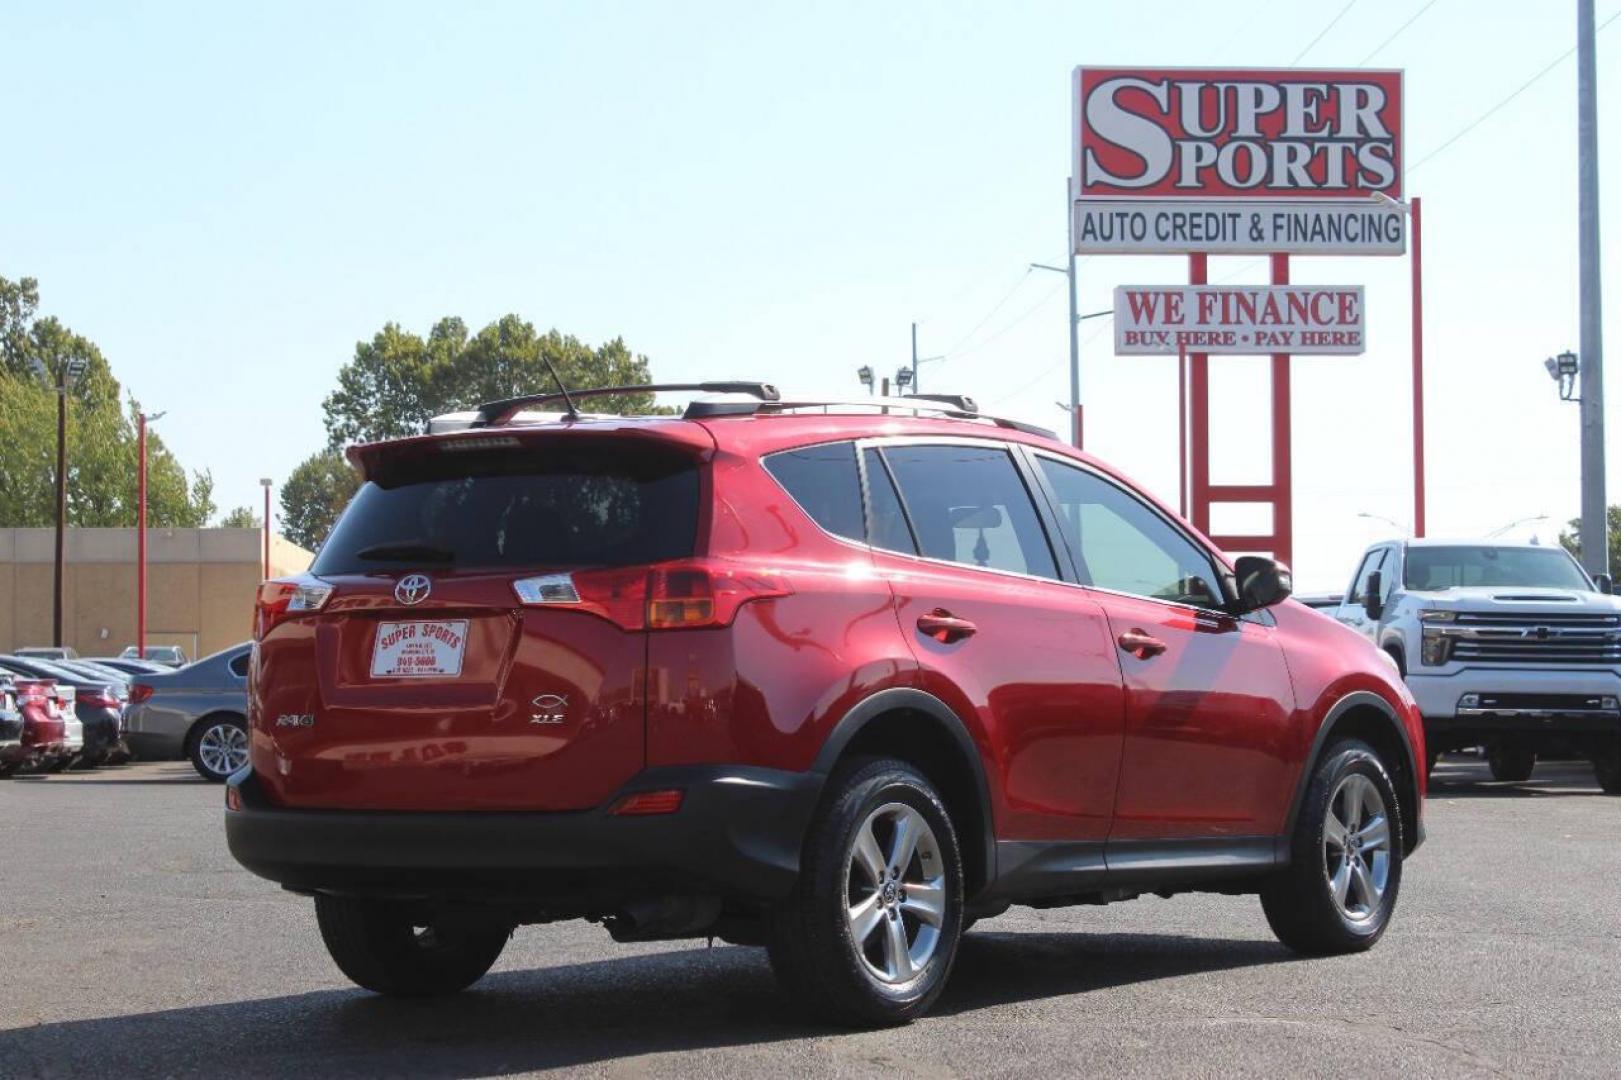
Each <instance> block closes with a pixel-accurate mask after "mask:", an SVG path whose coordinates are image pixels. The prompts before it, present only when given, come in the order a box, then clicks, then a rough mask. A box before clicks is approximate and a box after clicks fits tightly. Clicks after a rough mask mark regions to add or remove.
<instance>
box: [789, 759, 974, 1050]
mask: <svg viewBox="0 0 1621 1080" xmlns="http://www.w3.org/2000/svg"><path fill="white" fill-rule="evenodd" d="M962 904H963V873H962V858H961V856H960V854H959V851H958V846H957V834H956V831H955V830H954V829H953V828H952V823H951V818H950V815H949V814H948V813H947V811H946V808H945V804H944V803H943V802H942V801H941V799H940V797H939V795H938V794H937V793H936V792H935V790H934V787H933V786H932V785H931V784H930V783H929V781H928V779H927V778H926V777H924V776H923V775H922V774H921V773H919V772H918V771H917V770H916V769H914V768H913V767H912V766H910V765H908V764H906V763H904V762H901V761H895V760H888V759H884V760H877V761H870V762H866V763H864V764H859V765H857V766H855V767H853V768H851V769H848V770H845V771H841V772H839V773H836V774H835V775H834V777H833V778H832V779H831V780H830V781H829V789H828V793H827V796H826V798H825V799H824V802H823V805H822V807H821V809H820V810H819V811H818V812H817V815H816V817H815V819H814V820H813V821H812V823H811V826H810V830H809V833H808V835H807V836H806V839H805V847H804V852H803V857H802V859H801V863H800V875H799V881H798V883H797V884H796V885H795V887H794V891H793V893H792V894H791V895H790V896H789V898H788V899H787V900H786V901H784V902H783V903H782V904H781V905H780V906H779V907H778V908H777V910H775V911H774V912H773V913H772V916H771V920H770V933H769V939H768V950H769V954H770V957H771V966H772V968H773V970H775V971H776V973H777V977H778V978H779V979H780V980H781V981H782V983H783V984H784V985H785V986H786V987H787V989H788V990H789V992H790V993H791V994H792V995H793V996H794V997H795V998H796V999H797V1000H798V1001H799V1002H800V1003H801V1004H803V1005H805V1006H806V1007H808V1008H810V1009H811V1010H812V1011H814V1012H815V1013H817V1014H818V1015H820V1016H822V1017H824V1018H826V1019H829V1020H832V1021H834V1022H836V1023H841V1024H848V1025H851V1026H860V1027H876V1026H882V1025H890V1024H903V1023H907V1022H909V1021H911V1020H914V1019H916V1018H917V1017H919V1016H921V1015H923V1014H924V1013H925V1012H927V1011H928V1009H929V1007H930V1006H931V1005H933V1004H934V1001H935V999H936V998H937V997H939V996H940V991H941V990H942V989H943V988H944V986H945V982H946V978H947V976H948V975H949V974H950V973H951V965H952V962H953V960H955V958H956V954H957V943H958V941H959V940H960V938H961V936H962V929H963V908H962Z"/></svg>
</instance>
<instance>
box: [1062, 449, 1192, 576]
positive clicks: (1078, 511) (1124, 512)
mask: <svg viewBox="0 0 1621 1080" xmlns="http://www.w3.org/2000/svg"><path fill="white" fill-rule="evenodd" d="M1038 460H1039V461H1040V462H1041V471H1042V472H1043V473H1044V474H1045V475H1046V477H1047V482H1048V483H1049V484H1051V485H1052V489H1053V494H1054V495H1056V496H1057V498H1058V517H1059V520H1060V521H1061V522H1062V523H1063V530H1064V539H1065V540H1066V541H1067V542H1068V543H1069V545H1070V549H1071V551H1072V552H1073V553H1074V555H1075V568H1076V570H1077V572H1078V573H1079V574H1080V575H1081V581H1082V583H1083V584H1087V585H1096V586H1097V587H1098V588H1100V589H1112V590H1114V591H1115V592H1123V593H1130V594H1132V595H1134V596H1147V597H1152V598H1153V599H1156V600H1170V601H1172V602H1174V603H1179V604H1192V605H1195V606H1197V607H1211V608H1214V607H1221V606H1222V600H1221V595H1222V593H1221V589H1220V587H1219V585H1218V583H1217V582H1218V579H1217V577H1216V573H1215V570H1214V568H1213V567H1212V566H1211V564H1210V559H1209V558H1208V557H1207V556H1206V555H1205V553H1204V552H1203V551H1201V550H1200V549H1199V548H1198V547H1197V546H1196V545H1194V544H1193V543H1192V542H1191V541H1189V540H1188V539H1187V538H1186V537H1184V536H1183V535H1182V534H1181V533H1180V532H1178V531H1177V530H1176V529H1174V528H1173V527H1172V526H1171V524H1170V523H1169V522H1167V521H1166V520H1165V519H1164V518H1162V517H1160V516H1159V514H1157V513H1155V512H1154V511H1153V510H1151V509H1149V508H1148V506H1147V505H1146V504H1144V503H1143V502H1142V501H1141V500H1139V499H1137V498H1136V497H1134V496H1132V495H1129V494H1127V493H1126V492H1125V491H1124V490H1122V489H1121V488H1119V487H1117V486H1115V485H1114V484H1112V483H1110V482H1109V481H1107V480H1105V479H1103V478H1102V477H1100V476H1097V475H1095V474H1093V473H1090V472H1087V471H1086V470H1085V469H1078V468H1075V467H1074V466H1072V465H1065V464H1062V463H1060V462H1057V461H1054V460H1052V459H1051V458H1046V457H1043V458H1039V459H1038Z"/></svg>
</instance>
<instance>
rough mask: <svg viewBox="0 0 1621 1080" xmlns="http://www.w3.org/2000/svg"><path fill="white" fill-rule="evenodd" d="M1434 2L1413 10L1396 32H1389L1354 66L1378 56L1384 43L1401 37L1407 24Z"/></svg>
mask: <svg viewBox="0 0 1621 1080" xmlns="http://www.w3.org/2000/svg"><path fill="white" fill-rule="evenodd" d="M1435 3H1436V0H1429V2H1428V3H1426V4H1425V5H1424V6H1423V7H1421V8H1419V9H1418V10H1417V11H1415V12H1413V14H1412V15H1411V16H1410V17H1409V18H1408V20H1407V21H1406V22H1404V23H1402V24H1401V25H1400V26H1398V27H1396V32H1395V33H1393V34H1391V35H1390V36H1389V37H1387V38H1385V40H1383V41H1381V42H1380V43H1379V47H1378V48H1377V49H1375V50H1373V51H1372V52H1371V53H1369V54H1368V55H1367V56H1364V57H1363V58H1362V59H1360V60H1358V61H1357V62H1356V66H1357V67H1361V66H1362V65H1363V64H1366V63H1367V62H1368V61H1369V60H1372V59H1373V58H1374V57H1375V56H1378V55H1379V54H1380V53H1382V52H1384V51H1385V46H1386V45H1389V44H1390V43H1391V42H1392V41H1395V40H1396V39H1397V38H1399V37H1401V35H1402V31H1404V30H1406V29H1407V28H1408V27H1409V26H1412V25H1413V24H1414V23H1416V22H1418V17H1419V16H1420V15H1422V14H1424V13H1425V12H1426V11H1428V10H1430V8H1432V7H1434V6H1435Z"/></svg>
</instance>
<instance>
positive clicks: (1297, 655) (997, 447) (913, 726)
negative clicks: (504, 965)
mask: <svg viewBox="0 0 1621 1080" xmlns="http://www.w3.org/2000/svg"><path fill="white" fill-rule="evenodd" d="M699 388H700V387H693V386H687V387H680V388H679V389H688V390H691V389H699ZM701 388H706V389H721V390H730V391H732V392H733V394H734V395H735V394H736V393H737V392H738V391H746V392H747V393H749V394H752V397H742V398H740V397H738V396H731V397H727V398H723V399H709V400H703V399H700V400H697V401H694V403H693V404H692V405H690V406H689V407H688V408H687V411H686V413H685V414H684V415H683V416H679V417H673V416H672V417H647V418H623V417H602V416H582V415H581V414H579V413H578V412H576V411H575V407H574V405H573V404H572V402H570V403H569V404H568V411H567V412H566V413H564V414H563V415H562V416H561V417H560V418H559V417H557V416H555V414H554V415H553V416H552V418H550V419H548V418H546V417H544V416H542V415H540V414H535V413H524V412H523V411H522V410H523V409H524V408H525V407H528V406H533V405H537V404H539V403H542V402H543V401H551V400H555V396H553V395H545V396H542V395H537V396H535V397H533V398H522V399H513V400H511V401H506V402H497V403H493V404H491V405H487V406H484V407H483V408H482V409H481V410H480V411H479V413H478V415H477V416H476V417H475V418H474V419H473V420H472V423H471V425H469V424H468V423H467V422H466V421H462V422H461V423H460V427H461V428H463V430H453V431H438V432H436V433H433V434H428V435H425V436H422V437H416V438H405V439H398V440H393V441H389V442H384V443H374V444H370V445H364V446H359V447H356V448H354V449H352V450H351V451H350V454H349V456H350V460H351V461H352V462H353V463H354V464H355V465H356V466H357V467H358V468H359V469H360V470H361V471H362V473H363V474H364V476H365V480H366V482H365V483H364V485H363V486H362V487H361V489H360V491H359V493H358V494H357V495H356V496H355V498H354V501H353V502H352V503H351V504H350V506H349V508H348V509H347V510H346V511H345V513H344V514H343V517H342V519H341V520H340V521H339V522H338V524H337V526H336V527H335V528H334V529H333V531H332V534H331V536H330V537H329V539H328V540H327V542H326V543H325V544H324V545H323V546H322V548H321V551H320V553H319V555H318V556H317V557H316V560H315V563H314V565H313V566H312V567H311V568H310V572H309V573H308V574H307V575H304V576H302V577H298V578H293V579H289V580H283V581H272V582H269V583H267V584H266V585H264V586H263V588H262V589H261V592H260V596H259V601H258V608H257V615H256V626H255V630H254V638H255V643H256V644H255V651H254V658H253V662H252V665H251V673H250V693H249V707H248V711H249V714H250V726H251V729H252V733H251V752H250V765H249V766H248V768H246V769H244V770H242V771H241V772H238V773H237V774H236V775H235V776H233V777H232V778H231V780H230V783H229V785H228V788H227V811H226V815H225V824H226V831H227V836H228V837H229V842H230V846H231V850H232V852H233V854H234V855H235V856H236V858H237V859H238V860H239V861H240V862H241V863H242V864H243V865H245V866H246V867H248V868H249V869H250V870H252V871H254V872H255V873H257V874H260V875H262V876H264V877H266V878H269V879H270V880H272V881H276V882H280V883H281V884H283V885H284V886H286V887H287V888H288V889H291V890H294V891H296V892H300V893H306V894H309V895H311V896H313V897H314V900H315V913H316V918H317V921H318V922H319V925H320V929H321V934H322V936H323V938H324V939H325V941H326V945H327V948H328V949H329V950H330V952H331V954H332V956H333V958H334V960H336V962H337V964H338V966H339V967H340V968H342V969H343V971H344V973H345V974H347V975H348V976H349V977H350V978H351V979H353V980H354V981H355V982H356V983H358V984H360V985H361V986H364V987H367V988H369V989H371V990H375V991H378V992H380V993H384V994H405V995H420V994H436V993H445V992H451V991H456V990H459V989H461V988H463V987H465V986H467V985H469V984H471V983H473V982H474V981H475V980H477V979H478V978H479V977H480V976H482V975H483V974H484V973H485V972H486V971H487V970H488V969H489V967H490V965H491V964H493V963H494V962H495V959H496V957H497V955H498V954H499V953H500V952H501V949H502V947H503V945H504V944H505V942H506V940H507V938H508V937H509V936H510V935H511V933H512V931H513V928H514V927H516V926H518V925H520V924H524V923H542V922H550V921H553V920H559V919H573V918H586V919H592V920H599V921H601V922H603V923H604V924H605V925H606V927H607V929H608V930H609V932H610V933H611V934H612V935H613V937H614V938H615V939H617V940H620V941H646V940H657V939H674V938H692V937H704V936H716V937H720V938H722V939H724V940H727V941H731V942H736V943H743V944H762V945H765V946H766V947H767V949H768V950H769V954H770V959H771V963H772V965H773V966H774V968H775V969H776V971H777V973H778V974H779V976H780V977H781V979H782V981H783V982H784V983H785V984H786V985H787V987H788V988H789V989H790V990H791V991H792V992H794V993H795V994H796V995H797V996H798V997H799V998H800V999H801V1000H802V1001H804V1002H805V1003H806V1004H808V1005H810V1006H811V1007H813V1008H815V1009H817V1010H818V1011H820V1012H821V1013H822V1014H823V1015H825V1016H828V1017H830V1018H832V1019H835V1020H839V1021H844V1022H849V1023H856V1024H881V1023H893V1022H899V1021H904V1020H907V1019H910V1018H912V1017H915V1016H918V1015H919V1014H921V1013H922V1012H924V1011H925V1010H926V1009H927V1008H928V1007H929V1006H930V1004H931V1003H932V1002H933V1001H934V999H935V998H936V996H937V995H938V994H939V993H940V990H941V987H942V985H943V983H944V982H945V980H946V977H947V974H948V973H949V971H950V970H951V965H952V960H953V957H954V956H955V954H956V951H957V944H958V941H959V938H960V936H961V935H962V933H963V931H964V930H966V929H967V928H968V927H969V926H970V925H971V924H972V923H973V922H974V921H975V920H976V919H980V918H987V917H990V916H992V915H995V914H998V913H1000V912H1002V911H1003V910H1005V909H1006V908H1007V907H1008V906H1009V905H1010V904H1026V905H1031V906H1036V907H1053V906H1059V905H1065V904H1095V903H1102V902H1108V901H1114V900H1123V899H1127V898H1130V897H1134V896H1137V895H1139V894H1144V893H1153V894H1157V895H1161V896H1165V895H1169V894H1172V893H1177V892H1185V891H1190V890H1208V891H1215V892H1224V893H1259V894H1260V897H1261V901H1262V904H1263V906H1264V908H1265V911H1266V916H1267V918H1268V920H1269V921H1270V923H1271V925H1272V928H1273V929H1274V930H1275V931H1276V933H1277V935H1278V937H1279V938H1280V939H1281V940H1282V941H1283V942H1284V943H1285V944H1286V945H1288V946H1290V947H1291V948H1294V949H1297V950H1300V951H1302V952H1307V953H1329V952H1341V951H1349V950H1356V949H1365V948H1367V947H1369V946H1370V945H1372V944H1373V943H1374V941H1376V940H1377V939H1378V938H1379V936H1380V935H1381V933H1382V932H1383V931H1384V929H1385V927H1386V926H1387V925H1388V923H1389V921H1390V917H1391V912H1392V910H1393V909H1394V907H1395V904H1396V897H1397V892H1398V890H1399V888H1400V885H1401V875H1402V860H1403V858H1404V857H1405V856H1406V855H1408V854H1410V853H1411V852H1412V850H1413V848H1414V847H1415V846H1416V845H1417V844H1418V842H1419V840H1420V838H1421V836H1422V823H1421V811H1422V799H1423V791H1424V779H1425V778H1424V776H1423V772H1422V767H1421V763H1422V762H1423V761H1424V760H1425V756H1424V747H1423V731H1422V727H1421V725H1420V720H1419V716H1418V713H1417V711H1416V709H1415V708H1414V705H1413V701H1412V699H1411V698H1410V697H1409V696H1408V694H1407V692H1406V690H1405V689H1404V688H1403V686H1402V682H1401V680H1400V678H1399V677H1398V676H1397V673H1396V672H1395V671H1394V670H1393V668H1392V666H1391V664H1390V661H1389V660H1388V658H1386V657H1384V656H1383V655H1382V654H1381V653H1380V652H1379V651H1378V650H1377V649H1375V648H1374V647H1373V646H1372V645H1370V644H1369V643H1368V642H1367V641H1365V640H1364V639H1363V638H1361V637H1360V636H1359V635H1357V634H1355V633H1353V632H1352V631H1350V630H1349V629H1347V628H1345V627H1343V626H1340V625H1338V624H1336V623H1335V622H1334V621H1333V620H1331V619H1327V618H1325V617H1323V616H1322V615H1320V614H1318V613H1316V612H1313V611H1310V610H1308V609H1307V608H1305V607H1303V606H1301V605H1299V604H1297V603H1295V602H1293V601H1286V597H1287V595H1288V591H1289V577H1288V571H1287V570H1286V569H1285V568H1284V567H1282V566H1280V565H1278V564H1277V563H1274V562H1272V561H1271V560H1267V559H1260V558H1254V557H1251V558H1242V559H1239V560H1238V561H1237V563H1236V565H1234V564H1231V563H1229V562H1228V561H1227V559H1225V558H1224V557H1223V556H1222V555H1221V554H1220V553H1218V552H1217V551H1215V550H1214V549H1213V548H1212V546H1211V545H1210V543H1209V541H1208V540H1206V539H1204V538H1203V537H1201V536H1199V535H1198V534H1197V533H1195V532H1194V531H1193V530H1191V529H1190V528H1188V527H1187V525H1185V524H1184V523H1183V522H1181V521H1180V520H1178V519H1177V518H1176V516H1175V515H1173V514H1172V513H1170V512H1169V511H1167V510H1166V509H1165V508H1164V507H1163V506H1161V505H1160V504H1159V503H1158V502H1156V501H1155V500H1154V499H1153V498H1151V497H1149V496H1147V495H1145V494H1144V493H1143V492H1142V491H1140V490H1139V489H1137V488H1135V487H1133V486H1132V485H1131V484H1130V483H1129V482H1128V481H1126V480H1125V479H1124V478H1122V477H1121V476H1120V475H1119V474H1118V473H1116V472H1115V471H1114V470H1112V469H1110V468H1109V467H1108V466H1106V465H1104V464H1102V463H1101V462H1098V461H1096V460H1094V459H1092V458H1090V457H1088V456H1086V455H1084V454H1081V453H1078V452H1076V451H1074V450H1072V449H1071V448H1070V447H1068V446H1065V445H1063V444H1062V443H1060V442H1058V441H1057V440H1055V439H1054V438H1052V437H1051V436H1050V435H1046V434H1044V433H1040V432H1038V431H1036V430H1034V429H1029V428H1026V427H1024V426H1023V425H1019V424H1016V423H1013V422H1010V421H1004V420H996V419H993V418H990V417H985V416H982V415H980V414H979V413H978V412H977V411H976V410H975V409H974V407H973V405H972V402H970V401H969V400H967V399H934V400H924V399H918V398H907V399H900V401H899V403H898V404H892V405H891V411H890V412H889V413H887V414H878V413H876V412H874V411H872V409H871V408H870V407H867V408H866V409H865V411H863V409H859V408H855V407H848V406H839V405H824V404H823V403H811V404H814V406H815V407H814V409H810V408H807V403H803V402H785V401H782V400H780V399H779V397H778V395H777V394H776V392H775V391H774V390H772V389H771V388H770V387H768V386H765V385H763V384H703V386H702V387H701Z"/></svg>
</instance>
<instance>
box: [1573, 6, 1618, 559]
mask: <svg viewBox="0 0 1621 1080" xmlns="http://www.w3.org/2000/svg"><path fill="white" fill-rule="evenodd" d="M1576 130H1577V136H1576V139H1577V177H1578V179H1577V187H1578V199H1577V203H1578V211H1577V219H1578V221H1579V227H1580V230H1581V239H1580V243H1579V245H1578V251H1579V261H1580V265H1581V271H1580V273H1581V277H1580V286H1579V290H1578V291H1579V294H1580V298H1581V346H1580V349H1581V365H1582V366H1581V382H1582V394H1581V412H1582V528H1581V540H1582V565H1583V566H1585V567H1586V568H1587V571H1588V573H1591V574H1607V573H1609V572H1610V566H1609V562H1610V557H1609V556H1610V544H1609V536H1608V535H1607V533H1608V530H1607V529H1606V514H1607V512H1608V508H1607V507H1606V505H1605V492H1604V360H1603V354H1604V335H1603V321H1602V318H1601V313H1600V295H1601V292H1602V290H1601V289H1600V286H1599V226H1598V222H1599V217H1598V72H1597V70H1596V64H1595V60H1594V55H1593V0H1576Z"/></svg>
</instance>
